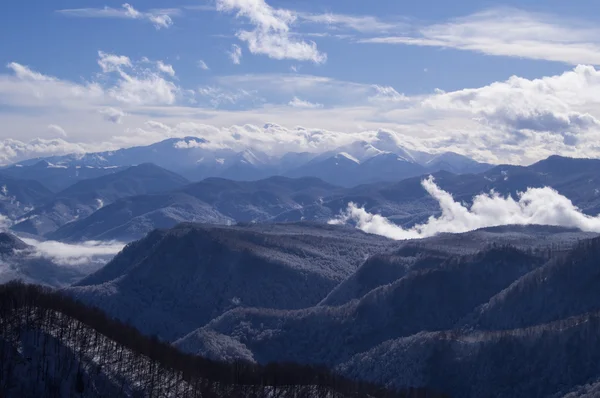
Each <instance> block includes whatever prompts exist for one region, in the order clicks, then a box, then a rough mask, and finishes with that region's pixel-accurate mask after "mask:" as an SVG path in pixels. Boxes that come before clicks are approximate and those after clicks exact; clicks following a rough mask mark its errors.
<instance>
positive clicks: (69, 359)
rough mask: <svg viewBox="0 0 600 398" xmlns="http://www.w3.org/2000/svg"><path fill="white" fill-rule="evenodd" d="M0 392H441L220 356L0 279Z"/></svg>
mask: <svg viewBox="0 0 600 398" xmlns="http://www.w3.org/2000/svg"><path fill="white" fill-rule="evenodd" d="M0 325H2V328H0V358H1V359H2V360H1V361H0V372H1V373H0V374H2V378H0V394H1V395H2V396H3V397H7V398H12V397H39V396H57V397H58V396H60V397H64V396H78V397H107V396H124V397H139V396H165V397H207V396H209V397H232V398H233V397H239V396H279V397H284V398H285V397H314V396H319V397H331V398H336V397H340V398H341V397H362V396H367V395H368V396H372V397H382V398H383V397H406V398H412V397H415V398H416V397H420V396H423V394H425V393H427V394H428V395H427V396H430V397H442V395H441V394H434V393H433V392H431V393H430V392H429V391H427V390H425V389H411V390H407V389H403V390H399V391H392V390H385V389H383V388H380V387H377V386H375V385H373V384H368V383H361V382H356V381H351V380H349V379H345V378H343V377H340V376H337V375H335V374H333V373H331V372H328V371H327V370H323V369H316V368H311V367H306V366H298V365H293V364H285V365H278V364H270V365H268V366H256V365H251V364H248V363H244V362H234V363H219V362H214V361H210V360H207V359H204V358H201V357H196V356H191V355H186V354H183V353H181V352H179V351H177V350H176V349H174V348H173V347H172V346H170V345H168V344H164V343H160V342H159V341H158V340H156V339H154V338H149V337H146V336H144V335H142V334H140V333H139V332H138V331H137V330H135V329H133V328H131V327H129V326H126V325H124V324H122V323H120V322H118V321H115V320H113V319H111V318H110V317H107V316H106V315H105V314H104V313H102V312H101V311H98V310H95V309H91V308H89V307H86V306H84V305H82V304H81V303H78V302H75V301H73V300H70V299H69V298H67V297H65V296H62V295H60V294H58V293H55V292H50V291H48V290H44V289H41V288H39V287H35V286H26V285H21V284H10V285H3V286H0Z"/></svg>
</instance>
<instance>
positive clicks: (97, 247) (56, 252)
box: [21, 238, 125, 266]
mask: <svg viewBox="0 0 600 398" xmlns="http://www.w3.org/2000/svg"><path fill="white" fill-rule="evenodd" d="M21 239H22V240H23V241H24V242H25V243H27V244H28V245H30V246H33V247H34V248H35V253H34V254H33V255H35V256H38V257H41V258H47V259H49V260H52V261H53V262H54V263H55V264H57V265H64V266H79V265H89V264H92V263H97V262H106V261H107V260H109V259H110V258H112V257H113V256H115V255H116V254H117V253H119V252H120V251H121V250H122V249H123V247H125V244H124V243H122V242H114V241H109V242H101V241H87V242H81V243H77V244H69V243H62V242H57V241H37V240H35V239H28V238H21Z"/></svg>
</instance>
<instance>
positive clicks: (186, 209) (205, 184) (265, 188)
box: [48, 177, 339, 241]
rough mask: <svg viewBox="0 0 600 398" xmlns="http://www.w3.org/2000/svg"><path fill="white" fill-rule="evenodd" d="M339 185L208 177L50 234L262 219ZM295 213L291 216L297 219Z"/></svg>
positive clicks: (113, 234)
mask: <svg viewBox="0 0 600 398" xmlns="http://www.w3.org/2000/svg"><path fill="white" fill-rule="evenodd" d="M337 191H339V188H338V187H335V186H333V185H331V184H327V183H324V182H323V181H320V180H318V179H316V178H302V179H296V180H293V179H290V178H285V177H271V178H268V179H265V180H260V181H231V180H225V179H221V178H209V179H206V180H204V181H201V182H199V183H195V184H191V185H188V186H185V187H183V188H181V189H179V190H176V191H174V192H170V193H165V194H156V195H142V196H133V197H130V198H126V199H122V200H120V201H117V202H115V203H113V204H112V205H108V206H106V207H104V208H102V209H100V210H99V211H97V212H96V213H94V214H92V215H91V216H90V217H88V218H86V219H83V220H80V221H76V222H73V223H71V224H68V225H65V226H63V227H62V228H60V229H58V230H57V231H55V232H54V233H51V234H49V235H48V237H51V238H52V239H60V240H72V241H75V240H88V239H95V240H98V239H103V240H106V239H118V240H127V241H130V240H133V239H139V238H141V237H143V236H144V235H145V234H146V233H148V232H150V231H151V230H153V229H154V228H170V227H173V226H175V225H176V224H178V223H180V222H184V221H190V222H205V223H223V224H228V223H232V222H237V221H241V222H265V221H270V220H272V219H274V218H276V217H277V216H278V215H280V214H283V213H286V212H289V211H291V210H299V209H303V208H304V207H307V206H311V205H313V204H316V203H319V204H321V202H322V201H323V198H326V197H328V196H330V195H333V194H335V193H336V192H337ZM299 220H300V217H299V218H296V219H294V220H293V221H299Z"/></svg>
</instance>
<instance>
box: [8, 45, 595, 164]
mask: <svg viewBox="0 0 600 398" xmlns="http://www.w3.org/2000/svg"><path fill="white" fill-rule="evenodd" d="M98 64H99V67H98V70H99V72H100V73H98V74H96V75H93V77H92V80H91V81H85V80H84V81H78V82H73V81H69V80H64V79H58V78H56V77H53V76H48V75H46V74H43V73H40V72H39V71H36V70H33V69H31V68H29V67H27V66H24V65H21V64H18V63H12V64H9V65H8V70H9V73H6V74H0V104H1V105H3V106H8V108H7V109H8V110H9V111H6V112H0V123H1V124H2V125H3V126H4V127H5V129H4V131H5V135H4V137H2V136H0V140H1V139H2V138H4V139H5V140H4V141H0V162H2V163H8V162H14V161H20V160H24V159H25V158H32V157H37V156H48V155H52V154H64V153H69V152H75V153H81V151H83V150H88V151H89V150H94V151H102V150H113V149H115V148H118V147H124V146H129V145H147V144H151V143H153V142H156V141H160V140H163V139H165V138H170V137H184V136H186V135H196V134H197V135H198V136H199V137H202V138H207V139H209V140H211V142H213V141H214V142H215V143H217V144H218V145H219V147H222V146H223V145H231V147H232V148H236V149H238V148H240V149H241V150H244V149H248V148H250V149H258V150H261V151H265V152H269V151H271V150H276V151H283V150H287V151H294V152H303V151H309V152H319V151H325V150H331V149H335V145H338V146H341V145H347V144H349V143H351V142H353V141H358V140H366V141H368V142H370V141H369V140H374V139H375V138H374V137H376V136H377V134H378V131H380V130H382V129H385V130H387V131H393V132H394V133H395V134H397V136H398V137H400V138H399V141H398V142H399V143H400V145H402V146H407V147H409V148H410V149H418V150H423V151H428V152H433V153H439V152H444V151H453V152H457V153H460V154H463V155H467V156H470V157H473V158H475V159H476V160H480V161H486V162H491V163H500V162H510V163H518V164H528V163H532V162H534V161H537V160H540V159H542V158H545V157H547V156H549V155H551V154H561V155H565V156H575V157H600V144H599V143H600V125H599V123H598V120H600V111H599V110H598V109H600V107H599V105H600V94H599V93H600V72H599V71H597V70H596V69H595V68H594V67H592V66H578V67H576V68H574V69H572V70H569V71H567V72H565V73H562V74H559V75H555V76H548V77H544V78H540V79H525V78H521V77H512V78H510V79H507V80H506V81H500V82H496V83H493V84H490V85H488V86H484V87H479V88H474V89H465V90H457V91H452V92H442V91H439V90H438V91H436V92H434V93H432V94H428V95H421V96H405V95H403V94H402V93H399V92H398V91H396V90H395V89H394V88H392V87H389V86H385V85H371V84H363V83H356V82H351V81H343V80H338V79H333V78H329V77H323V76H313V75H306V74H298V73H289V74H288V73H282V74H273V73H270V74H243V75H234V76H214V77H211V78H210V80H209V81H208V82H207V85H206V86H204V87H201V88H196V89H195V90H193V91H190V89H189V87H180V86H179V85H177V84H175V83H174V82H173V80H174V79H173V78H172V77H171V76H169V74H165V73H160V72H159V71H158V70H157V68H156V62H155V61H149V60H146V61H145V60H143V59H142V60H138V59H132V58H129V57H127V56H124V55H118V54H109V53H106V52H101V53H99V54H98ZM294 98H297V99H298V100H299V101H304V102H307V101H306V99H309V100H310V103H312V104H322V105H323V106H322V107H318V106H313V107H310V106H305V107H303V108H302V109H303V110H302V112H298V111H297V108H294V107H293V106H290V99H292V102H291V105H301V102H299V101H294ZM192 101H194V102H193V103H192ZM12 109H16V110H18V111H15V112H12V111H10V110H12ZM99 115H100V117H102V118H104V119H105V120H107V121H110V122H112V123H113V125H108V124H107V123H99ZM125 115H126V117H124V116H125ZM149 120H152V121H154V122H160V123H162V124H163V125H165V126H168V127H169V129H168V130H167V129H162V130H159V129H156V128H151V127H150V126H149V125H146V122H148V121H149ZM266 122H272V123H273V124H271V126H272V125H278V126H279V127H278V128H276V129H274V128H272V127H269V128H266V127H265V123H266ZM49 125H57V126H60V127H61V128H63V129H64V130H65V131H67V132H68V133H69V141H66V140H65V139H62V141H58V140H57V141H54V142H53V143H52V144H50V143H47V142H43V141H39V140H36V137H38V136H39V135H40V126H42V128H44V127H45V126H49ZM187 126H202V127H201V128H198V129H197V130H196V129H195V128H192V129H191V130H193V131H195V132H194V134H189V130H190V128H188V127H187ZM296 126H305V127H304V128H297V127H296ZM215 131H217V132H219V133H220V134H221V135H222V136H223V137H221V136H220V135H219V134H215V133H214V132H215ZM184 134H185V135H184ZM261 134H265V135H266V136H267V138H262V137H261ZM12 137H20V141H14V140H12V141H11V140H7V139H8V138H12ZM57 138H59V137H58V136H57ZM60 138H62V137H60ZM242 144H244V145H246V146H247V147H246V148H241V145H242ZM318 145H321V146H318Z"/></svg>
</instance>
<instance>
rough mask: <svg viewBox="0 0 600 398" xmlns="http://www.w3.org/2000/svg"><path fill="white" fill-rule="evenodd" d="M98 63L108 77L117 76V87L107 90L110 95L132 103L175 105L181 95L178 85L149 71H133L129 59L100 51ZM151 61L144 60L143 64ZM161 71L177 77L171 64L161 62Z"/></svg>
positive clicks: (158, 64) (159, 67)
mask: <svg viewBox="0 0 600 398" xmlns="http://www.w3.org/2000/svg"><path fill="white" fill-rule="evenodd" d="M98 56H99V58H98V64H99V65H100V67H101V68H102V71H103V72H105V73H107V74H110V73H112V74H115V75H116V76H117V77H118V78H117V81H116V84H115V85H113V86H112V87H110V88H109V89H108V90H106V91H107V93H108V95H109V96H112V97H113V98H115V99H116V100H118V101H120V102H124V103H128V104H137V105H142V104H167V105H168V104H173V103H174V102H175V99H176V96H177V94H178V93H179V91H180V90H179V87H177V85H175V83H173V82H171V81H169V80H166V79H165V78H163V77H162V76H161V75H160V74H159V73H156V72H154V71H151V70H148V69H142V70H138V69H133V64H132V62H131V60H130V59H129V57H126V56H121V55H114V54H107V53H105V52H103V51H99V52H98ZM144 61H147V60H142V62H144ZM157 67H158V69H159V71H160V72H162V73H165V74H167V75H169V76H174V75H175V71H174V70H173V67H172V66H171V65H165V64H164V63H163V62H162V61H159V62H158V63H157Z"/></svg>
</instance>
